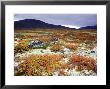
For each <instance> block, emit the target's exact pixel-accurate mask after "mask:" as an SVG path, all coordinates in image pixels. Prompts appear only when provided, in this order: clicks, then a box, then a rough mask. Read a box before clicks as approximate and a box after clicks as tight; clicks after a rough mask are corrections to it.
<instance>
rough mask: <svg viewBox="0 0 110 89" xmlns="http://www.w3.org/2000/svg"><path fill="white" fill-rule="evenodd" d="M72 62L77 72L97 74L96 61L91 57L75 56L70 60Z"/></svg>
mask: <svg viewBox="0 0 110 89" xmlns="http://www.w3.org/2000/svg"><path fill="white" fill-rule="evenodd" d="M70 62H71V63H72V64H73V65H74V66H75V67H76V70H77V71H81V70H83V69H87V70H93V71H94V72H97V66H96V60H95V59H93V58H91V57H85V56H80V55H73V56H72V57H71V58H70Z"/></svg>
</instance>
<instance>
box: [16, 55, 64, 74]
mask: <svg viewBox="0 0 110 89" xmlns="http://www.w3.org/2000/svg"><path fill="white" fill-rule="evenodd" d="M62 57H63V56H62V55H58V54H57V55H56V54H52V55H47V54H45V55H31V56H29V57H25V58H23V60H25V61H24V62H23V63H21V64H19V67H18V73H17V74H16V75H17V76H18V74H22V75H25V76H50V75H52V73H53V72H54V71H56V70H58V69H60V68H61V63H60V62H59V60H61V59H62ZM23 73H24V74H23Z"/></svg>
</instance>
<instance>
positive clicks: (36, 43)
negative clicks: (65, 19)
mask: <svg viewBox="0 0 110 89" xmlns="http://www.w3.org/2000/svg"><path fill="white" fill-rule="evenodd" d="M96 44H97V31H96V30H66V29H33V30H16V31H15V34H14V63H15V65H14V74H15V76H94V75H96V74H97V58H96V57H97V46H96Z"/></svg>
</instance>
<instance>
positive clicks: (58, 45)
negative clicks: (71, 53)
mask: <svg viewBox="0 0 110 89" xmlns="http://www.w3.org/2000/svg"><path fill="white" fill-rule="evenodd" d="M62 49H63V47H62V46H61V45H60V44H55V45H53V46H52V47H51V48H50V50H52V51H60V50H62Z"/></svg>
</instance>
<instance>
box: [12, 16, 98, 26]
mask: <svg viewBox="0 0 110 89" xmlns="http://www.w3.org/2000/svg"><path fill="white" fill-rule="evenodd" d="M23 19H36V20H41V21H44V22H46V23H49V24H54V25H62V26H66V27H70V28H80V27H85V26H93V25H97V14H14V21H19V20H23Z"/></svg>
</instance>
